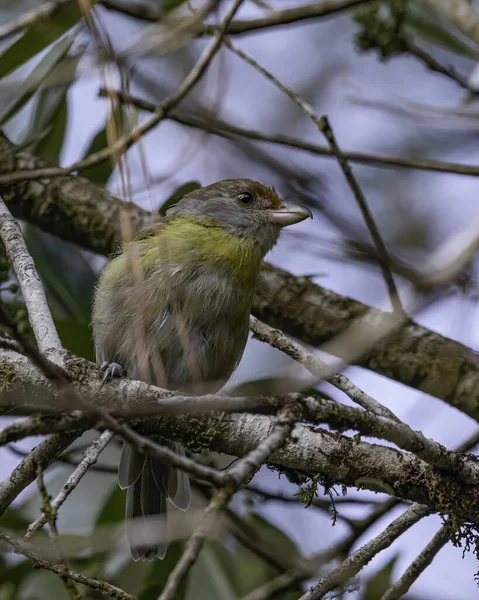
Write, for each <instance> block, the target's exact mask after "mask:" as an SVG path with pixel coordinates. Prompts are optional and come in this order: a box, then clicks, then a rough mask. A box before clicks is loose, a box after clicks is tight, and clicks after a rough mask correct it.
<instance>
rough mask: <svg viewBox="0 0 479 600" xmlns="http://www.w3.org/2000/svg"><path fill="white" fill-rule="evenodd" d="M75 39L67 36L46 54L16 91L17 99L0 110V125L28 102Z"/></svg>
mask: <svg viewBox="0 0 479 600" xmlns="http://www.w3.org/2000/svg"><path fill="white" fill-rule="evenodd" d="M74 41H75V36H73V35H69V36H66V37H64V38H62V39H61V40H59V41H58V42H57V43H56V44H55V45H54V46H53V47H52V48H51V49H50V50H49V51H48V52H47V53H46V54H45V56H44V57H43V58H42V59H41V61H40V62H39V63H38V64H37V65H36V67H35V68H34V69H33V70H32V71H31V73H30V74H29V75H28V77H27V78H26V79H25V80H24V81H23V83H22V85H21V86H20V88H19V89H18V90H17V91H16V94H15V99H14V100H12V102H10V103H9V104H7V106H6V107H5V108H3V110H2V111H1V112H0V125H3V123H5V122H6V121H8V120H9V119H10V118H11V117H13V115H15V114H16V113H17V112H18V111H19V110H20V109H21V108H22V107H23V106H24V105H25V104H26V103H27V102H28V100H29V99H30V98H31V97H32V96H33V94H34V93H35V92H36V91H37V90H38V88H39V87H40V86H41V85H42V83H44V82H45V78H46V77H47V76H48V75H49V74H51V72H52V69H53V68H54V67H55V66H56V65H58V63H60V62H61V61H62V60H63V59H64V58H65V56H66V54H67V52H68V50H70V48H71V46H72V44H73V42H74ZM0 64H1V59H0Z"/></svg>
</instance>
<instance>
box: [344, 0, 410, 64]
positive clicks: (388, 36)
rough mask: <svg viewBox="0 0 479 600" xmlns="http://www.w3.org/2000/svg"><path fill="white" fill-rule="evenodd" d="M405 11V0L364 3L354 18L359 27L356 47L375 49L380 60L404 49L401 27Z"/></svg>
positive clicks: (365, 49)
mask: <svg viewBox="0 0 479 600" xmlns="http://www.w3.org/2000/svg"><path fill="white" fill-rule="evenodd" d="M406 13H407V0H392V1H391V2H387V3H381V4H372V5H366V6H364V7H361V8H359V9H358V10H357V11H356V13H355V15H354V20H355V21H356V23H358V25H360V29H359V31H358V33H357V34H356V43H357V45H358V48H359V49H360V50H363V51H367V50H373V49H377V50H378V52H379V56H380V57H381V59H382V60H387V59H389V58H391V57H392V56H396V55H397V54H401V53H402V52H403V51H404V46H403V42H402V37H401V33H402V27H403V24H404V19H405V17H406Z"/></svg>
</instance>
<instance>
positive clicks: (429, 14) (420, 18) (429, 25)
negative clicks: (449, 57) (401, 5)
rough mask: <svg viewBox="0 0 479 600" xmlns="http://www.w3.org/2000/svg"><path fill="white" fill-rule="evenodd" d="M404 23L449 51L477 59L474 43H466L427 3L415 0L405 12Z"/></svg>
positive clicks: (478, 53)
mask: <svg viewBox="0 0 479 600" xmlns="http://www.w3.org/2000/svg"><path fill="white" fill-rule="evenodd" d="M405 25H406V26H407V27H410V28H411V29H412V30H413V31H414V32H415V33H416V34H417V35H418V36H419V37H420V38H422V39H423V40H426V41H429V42H432V43H433V44H436V45H437V46H440V47H442V48H445V49H446V50H449V51H450V52H454V53H455V54H459V55H461V56H466V57H467V58H473V59H474V60H478V58H479V52H478V51H477V49H476V48H475V47H474V44H473V43H472V42H471V43H468V42H467V41H466V38H462V39H461V37H460V36H459V35H457V34H456V33H454V32H453V31H452V30H451V28H450V25H449V22H448V21H447V20H445V19H444V18H443V16H442V15H441V14H440V13H439V12H438V11H437V10H435V9H434V8H433V7H432V6H431V5H430V4H429V3H427V2H424V1H422V0H416V2H415V3H414V4H413V5H410V9H409V10H408V12H407V14H406V19H405Z"/></svg>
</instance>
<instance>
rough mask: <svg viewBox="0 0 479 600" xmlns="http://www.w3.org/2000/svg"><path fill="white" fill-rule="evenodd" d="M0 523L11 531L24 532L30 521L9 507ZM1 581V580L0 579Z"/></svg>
mask: <svg viewBox="0 0 479 600" xmlns="http://www.w3.org/2000/svg"><path fill="white" fill-rule="evenodd" d="M2 522H3V523H4V524H5V526H6V527H7V528H8V529H11V530H12V531H23V532H24V531H25V530H26V528H27V527H28V525H29V523H30V521H29V519H28V518H27V517H25V516H24V512H23V511H22V510H21V509H19V508H12V507H11V506H10V507H9V508H7V510H6V511H5V512H4V513H3V515H2ZM0 580H1V578H0Z"/></svg>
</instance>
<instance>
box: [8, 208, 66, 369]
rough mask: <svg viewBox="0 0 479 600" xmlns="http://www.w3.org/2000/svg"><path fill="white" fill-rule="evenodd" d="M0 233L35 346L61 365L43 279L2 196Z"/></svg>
mask: <svg viewBox="0 0 479 600" xmlns="http://www.w3.org/2000/svg"><path fill="white" fill-rule="evenodd" d="M0 237H1V238H2V241H3V243H4V244H5V249H6V251H7V256H8V258H9V259H10V261H11V263H12V265H13V268H14V271H15V274H16V276H17V279H18V283H19V284H20V289H21V290H22V295H23V299H24V301H25V305H26V307H27V312H28V318H29V321H30V325H31V326H32V330H33V333H34V335H35V339H36V341H37V345H38V348H39V350H40V352H41V353H42V354H45V356H48V357H49V358H50V359H51V360H52V361H53V362H54V363H55V364H57V365H61V364H62V362H63V355H64V350H63V346H62V344H61V342H60V338H59V337H58V333H57V330H56V328H55V324H54V323H53V319H52V315H51V313H50V309H49V308H48V303H47V299H46V297H45V292H44V290H43V285H42V282H41V281H40V277H39V276H38V273H37V270H36V268H35V263H34V262H33V259H32V257H31V256H30V253H29V252H28V249H27V246H26V244H25V242H24V240H23V235H22V232H21V231H20V227H19V226H18V224H17V223H16V222H15V220H14V219H13V217H12V215H11V214H10V211H9V210H8V208H7V207H6V206H5V203H4V201H3V200H2V198H1V197H0Z"/></svg>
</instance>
